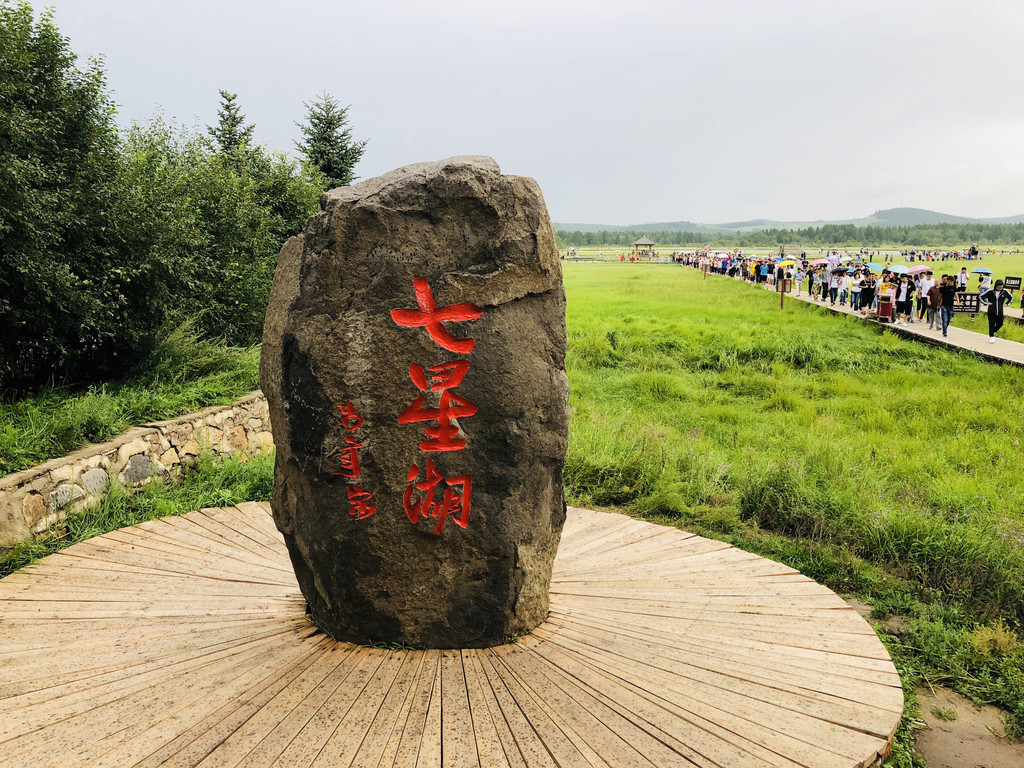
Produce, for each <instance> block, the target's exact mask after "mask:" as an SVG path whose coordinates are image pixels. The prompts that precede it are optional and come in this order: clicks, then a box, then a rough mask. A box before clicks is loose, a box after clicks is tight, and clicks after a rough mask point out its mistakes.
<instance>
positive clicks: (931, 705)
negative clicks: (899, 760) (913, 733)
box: [915, 688, 1024, 768]
mask: <svg viewBox="0 0 1024 768" xmlns="http://www.w3.org/2000/svg"><path fill="white" fill-rule="evenodd" d="M918 695H919V701H920V703H921V715H922V719H923V720H924V721H925V723H927V724H928V728H927V729H926V730H924V731H921V733H920V735H919V736H918V737H917V743H916V744H915V746H916V747H917V751H918V752H920V753H921V756H922V757H923V758H924V759H925V764H926V765H927V766H928V768H1021V766H1024V743H1021V742H1015V741H1007V740H1006V738H1005V732H1004V731H1003V718H1002V716H1001V715H1000V712H999V709H997V708H996V707H992V706H979V705H977V704H975V703H974V702H972V701H971V700H969V699H965V698H964V697H963V696H961V695H959V694H957V693H953V691H950V690H949V689H947V688H936V689H935V692H934V694H933V693H932V691H929V690H922V691H918ZM936 710H937V711H938V712H939V713H940V714H943V715H945V716H946V717H947V718H948V717H950V716H951V715H950V713H951V712H952V713H955V715H956V719H955V720H948V719H947V720H943V719H941V718H940V717H938V716H937V715H936V714H934V713H935V711H936Z"/></svg>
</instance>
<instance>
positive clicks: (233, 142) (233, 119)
mask: <svg viewBox="0 0 1024 768" xmlns="http://www.w3.org/2000/svg"><path fill="white" fill-rule="evenodd" d="M237 98H238V94H237V93H228V92H227V91H224V90H222V91H220V108H219V109H218V110H217V125H216V126H212V125H208V126H206V130H207V131H208V132H209V134H210V135H211V136H212V137H213V139H214V141H216V142H217V146H218V147H219V148H220V151H221V152H222V153H223V154H225V155H235V154H237V153H238V151H239V149H240V148H241V147H243V146H248V145H251V144H252V130H253V125H252V123H250V124H249V125H245V115H243V114H242V110H241V109H240V108H239V106H238V104H236V103H235V99H237Z"/></svg>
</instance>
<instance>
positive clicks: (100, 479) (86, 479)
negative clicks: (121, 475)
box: [79, 467, 110, 494]
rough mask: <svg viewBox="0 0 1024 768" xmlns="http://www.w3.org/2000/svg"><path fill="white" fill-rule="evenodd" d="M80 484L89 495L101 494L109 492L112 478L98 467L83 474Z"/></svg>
mask: <svg viewBox="0 0 1024 768" xmlns="http://www.w3.org/2000/svg"><path fill="white" fill-rule="evenodd" d="M79 482H80V483H81V484H82V487H83V488H85V490H86V491H87V492H88V493H92V494H100V493H103V492H104V491H106V490H107V484H108V483H109V482H110V478H109V477H108V476H107V473H106V472H105V471H104V470H102V469H100V468H99V467H96V468H94V469H89V470H86V471H85V472H83V473H82V476H81V477H80V478H79Z"/></svg>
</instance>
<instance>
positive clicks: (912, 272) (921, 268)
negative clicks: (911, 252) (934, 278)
mask: <svg viewBox="0 0 1024 768" xmlns="http://www.w3.org/2000/svg"><path fill="white" fill-rule="evenodd" d="M931 271H932V268H931V267H928V266H925V265H924V264H920V265H918V266H916V267H911V268H910V269H908V270H907V274H908V275H917V274H920V273H921V272H931Z"/></svg>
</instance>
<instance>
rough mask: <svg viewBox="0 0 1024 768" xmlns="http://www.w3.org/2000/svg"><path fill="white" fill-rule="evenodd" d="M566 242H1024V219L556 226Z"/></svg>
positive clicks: (923, 244)
mask: <svg viewBox="0 0 1024 768" xmlns="http://www.w3.org/2000/svg"><path fill="white" fill-rule="evenodd" d="M556 234H557V235H558V238H559V240H560V241H561V242H562V243H564V244H565V245H575V246H608V247H616V248H618V247H623V246H628V247H630V248H632V246H633V243H634V242H635V241H636V240H637V239H638V238H640V237H648V238H650V239H651V240H653V241H654V242H655V243H657V244H658V245H661V246H668V245H679V246H695V247H699V246H702V245H704V244H706V243H713V244H715V245H718V246H735V247H738V248H772V247H776V246H779V245H786V244H794V245H801V246H843V245H846V246H856V247H869V248H870V247H881V246H883V245H896V246H902V247H906V248H941V247H956V246H962V247H966V246H969V245H971V244H974V243H977V244H978V245H1024V224H915V225H914V226H904V227H876V226H868V227H859V226H857V225H855V224H823V225H822V226H820V227H806V228H803V229H764V230H758V231H755V232H736V233H717V232H672V231H657V232H651V231H641V230H630V231H626V230H621V231H620V230H616V231H601V232H580V231H578V230H577V231H574V232H569V231H566V230H561V229H560V230H558V232H557V233H556Z"/></svg>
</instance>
